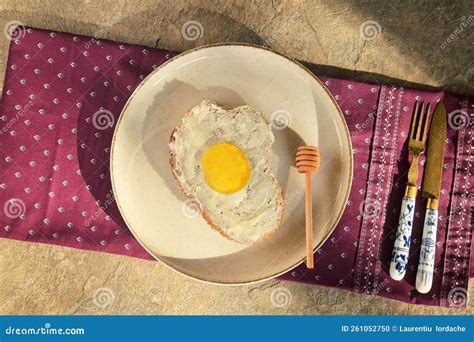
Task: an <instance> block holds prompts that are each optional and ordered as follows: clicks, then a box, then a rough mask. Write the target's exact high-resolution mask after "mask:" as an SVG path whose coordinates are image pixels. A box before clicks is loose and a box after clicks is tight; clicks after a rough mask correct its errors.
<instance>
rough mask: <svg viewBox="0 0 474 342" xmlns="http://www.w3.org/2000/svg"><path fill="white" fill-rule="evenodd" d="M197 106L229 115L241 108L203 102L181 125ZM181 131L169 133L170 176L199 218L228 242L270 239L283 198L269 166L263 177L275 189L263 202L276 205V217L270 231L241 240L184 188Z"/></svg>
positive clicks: (186, 115) (279, 219)
mask: <svg viewBox="0 0 474 342" xmlns="http://www.w3.org/2000/svg"><path fill="white" fill-rule="evenodd" d="M199 106H216V107H218V108H219V109H222V110H226V111H228V112H229V113H235V112H236V111H238V110H239V109H240V108H241V107H236V108H234V109H228V108H224V107H220V106H217V105H216V104H214V103H211V102H206V101H205V102H203V103H201V104H200V105H198V106H196V107H194V108H192V109H191V110H189V111H188V112H187V113H186V114H185V116H184V119H183V124H184V122H185V120H186V118H189V117H192V116H193V113H194V112H195V111H196V108H197V107H199ZM249 108H250V107H249ZM260 115H261V114H260ZM262 119H263V116H262ZM263 120H264V119H263ZM265 122H266V121H265ZM267 124H268V123H267ZM268 126H269V125H268ZM182 130H183V125H182V126H179V127H176V128H175V129H173V131H172V133H171V136H170V140H169V147H170V151H169V160H170V166H171V170H172V174H173V176H174V178H175V180H176V182H177V184H178V188H179V189H180V190H181V191H182V192H183V193H184V195H185V196H186V197H187V198H188V201H189V202H191V203H193V204H194V206H196V207H199V212H200V214H201V216H202V217H203V218H204V219H205V221H206V222H207V223H208V224H209V226H210V227H211V228H212V229H214V230H215V231H217V232H218V233H220V234H221V235H222V236H223V237H225V238H227V239H229V240H232V241H235V242H239V243H246V244H254V243H257V242H261V241H263V240H265V239H266V238H268V237H270V236H271V235H273V234H274V233H275V232H276V231H277V230H278V228H279V227H280V225H281V222H282V218H283V209H284V197H283V191H282V189H281V187H280V185H279V184H278V181H277V179H276V177H275V176H274V175H273V174H271V173H270V171H269V169H270V168H269V165H267V166H266V170H265V174H264V176H265V177H268V179H269V180H270V182H271V184H272V186H274V187H275V193H274V194H273V195H272V196H271V198H267V197H265V200H268V201H271V202H272V203H276V205H277V207H276V208H277V210H279V213H278V217H277V219H276V220H275V222H274V224H273V226H272V227H271V228H270V229H266V230H265V231H264V232H263V233H262V234H260V235H257V236H253V237H252V238H249V239H242V238H240V237H238V236H234V235H233V234H232V233H230V232H229V231H232V229H228V227H226V228H227V229H224V227H221V225H219V224H218V223H217V222H216V220H215V219H213V218H212V215H211V214H210V212H209V210H208V208H206V206H205V205H203V204H202V203H201V202H200V201H199V200H198V199H196V197H195V196H194V194H193V193H192V192H191V191H189V190H188V189H189V187H188V186H186V184H184V182H183V180H182V170H180V167H179V163H178V161H177V155H176V147H175V144H176V139H177V137H179V136H180V134H181V133H182ZM269 130H270V134H271V128H270V126H269ZM272 139H273V135H272ZM272 142H273V141H272ZM270 146H271V144H270ZM196 163H199V160H197V161H196ZM262 205H265V203H262V204H261V205H260V207H261V206H262ZM260 207H259V208H260ZM259 208H257V209H259ZM211 211H212V210H211Z"/></svg>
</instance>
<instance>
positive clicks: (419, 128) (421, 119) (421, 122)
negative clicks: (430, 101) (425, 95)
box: [415, 102, 425, 141]
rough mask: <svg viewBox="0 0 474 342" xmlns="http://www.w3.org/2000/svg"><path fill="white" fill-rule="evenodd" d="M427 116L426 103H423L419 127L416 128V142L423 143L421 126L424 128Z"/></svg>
mask: <svg viewBox="0 0 474 342" xmlns="http://www.w3.org/2000/svg"><path fill="white" fill-rule="evenodd" d="M424 116H425V103H424V102H421V111H420V114H419V116H418V127H417V128H416V137H415V140H418V141H421V126H423V121H424Z"/></svg>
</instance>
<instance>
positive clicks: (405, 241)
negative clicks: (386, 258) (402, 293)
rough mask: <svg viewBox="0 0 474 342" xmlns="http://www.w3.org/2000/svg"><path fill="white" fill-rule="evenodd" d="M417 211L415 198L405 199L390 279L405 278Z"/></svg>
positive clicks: (393, 253) (391, 262)
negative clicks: (414, 215)
mask: <svg viewBox="0 0 474 342" xmlns="http://www.w3.org/2000/svg"><path fill="white" fill-rule="evenodd" d="M414 211H415V197H408V196H405V197H403V200H402V207H401V209H400V218H399V220H398V230H397V234H396V235H395V244H394V245H393V251H392V259H391V261H390V277H391V278H392V279H394V280H402V279H403V277H404V276H405V272H406V267H407V263H408V252H409V251H410V242H411V229H412V226H413V212H414Z"/></svg>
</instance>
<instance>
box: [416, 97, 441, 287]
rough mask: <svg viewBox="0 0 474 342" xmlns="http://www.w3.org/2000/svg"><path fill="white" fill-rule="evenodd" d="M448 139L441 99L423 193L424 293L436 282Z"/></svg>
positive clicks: (420, 276)
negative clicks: (439, 211)
mask: <svg viewBox="0 0 474 342" xmlns="http://www.w3.org/2000/svg"><path fill="white" fill-rule="evenodd" d="M445 140H446V109H445V108H444V104H443V102H439V103H438V105H437V106H436V109H435V111H434V114H433V119H432V120H431V125H430V135H429V138H428V152H427V156H426V165H425V172H424V177H423V193H422V196H423V197H424V198H426V199H427V202H426V213H425V221H424V226H423V238H422V240H421V251H420V261H419V263H418V270H417V273H416V289H417V290H418V292H420V293H427V292H429V291H430V290H431V285H432V283H433V270H434V259H435V250H436V232H437V227H438V199H439V195H440V189H441V178H442V174H443V160H444V145H445Z"/></svg>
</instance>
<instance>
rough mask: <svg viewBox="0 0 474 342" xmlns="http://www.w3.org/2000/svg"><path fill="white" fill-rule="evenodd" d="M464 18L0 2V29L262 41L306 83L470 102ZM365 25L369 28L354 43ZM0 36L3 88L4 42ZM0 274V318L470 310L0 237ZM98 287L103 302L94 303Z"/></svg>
mask: <svg viewBox="0 0 474 342" xmlns="http://www.w3.org/2000/svg"><path fill="white" fill-rule="evenodd" d="M471 16H474V3H473V2H472V1H469V0H466V1H456V2H454V1H444V2H443V1H410V2H405V1H340V0H329V1H309V0H308V1H296V0H293V1H277V0H273V1H269V0H268V1H252V2H250V1H248V2H247V1H219V0H207V1H197V0H192V1H185V0H175V1H171V0H170V1H152V0H141V1H131V0H129V1H127V0H111V1H100V0H89V1H57V0H56V1H53V0H44V1H33V0H29V1H26V0H25V1H6V0H0V28H3V27H4V25H5V24H7V23H8V22H10V21H12V20H18V21H20V22H22V23H24V24H25V25H28V26H33V27H39V28H47V29H51V30H59V31H66V32H72V33H76V34H83V35H91V36H97V35H98V36H100V37H102V38H109V39H114V40H118V41H123V42H129V43H139V44H143V45H147V46H150V47H162V48H168V49H174V50H187V49H190V48H192V47H195V46H198V45H203V44H208V43H214V42H228V41H242V42H251V43H257V44H264V43H265V44H268V45H270V46H271V47H272V48H273V49H275V50H277V51H279V52H281V53H284V54H286V55H288V56H290V57H293V58H296V59H298V60H301V61H304V62H306V63H307V65H308V66H310V68H311V69H312V70H313V71H314V72H315V73H317V74H318V75H329V76H338V77H350V78H354V79H360V80H369V81H372V82H385V83H395V84H399V85H405V86H416V87H422V88H437V89H447V90H450V91H454V92H460V93H469V94H473V93H474V65H473V63H474V59H473V46H474V45H473V38H474V35H473V30H472V28H470V27H469V26H472V25H471V24H472V23H473V22H474V17H471ZM189 20H196V21H199V23H201V25H202V27H203V34H202V37H201V38H199V39H197V40H194V41H188V40H185V39H183V37H182V35H181V28H182V26H183V24H184V23H186V22H187V21H189ZM367 21H375V22H376V25H375V24H374V25H373V26H372V27H369V30H368V31H366V36H365V39H364V35H363V34H361V29H362V28H364V27H365V26H364V25H363V23H365V22H367ZM370 28H372V29H375V32H374V31H370ZM374 37H375V38H374ZM1 38H2V40H1V41H0V44H1V45H0V66H1V70H2V72H1V73H0V75H1V77H0V78H1V80H2V81H3V70H4V68H5V60H6V57H7V52H8V51H7V46H8V45H7V44H8V41H7V39H6V38H4V37H3V35H1ZM367 38H369V39H367ZM371 38H374V39H371ZM448 38H449V41H448ZM2 83H3V82H2ZM0 270H1V272H0V288H1V292H0V314H351V313H353V312H354V310H355V309H356V308H357V307H359V309H358V311H357V313H359V314H460V313H462V314H473V313H474V306H473V304H470V305H469V307H468V309H466V310H463V311H458V310H448V309H445V308H435V307H428V306H420V305H409V304H404V303H400V302H396V301H392V300H387V299H381V298H378V297H377V298H372V297H366V296H364V295H358V294H354V293H350V292H346V291H342V290H338V289H326V288H322V287H318V286H308V285H303V284H298V283H292V282H282V281H276V280H273V281H268V282H265V283H262V284H258V285H252V286H241V287H222V286H214V285H208V284H203V283H199V282H196V281H193V280H190V279H187V278H184V277H182V276H180V275H178V274H176V273H174V272H172V271H170V270H169V269H167V268H166V267H164V266H163V265H160V264H159V263H157V262H151V261H144V260H138V259H134V258H129V257H123V256H116V255H110V254H104V253H98V252H87V251H79V250H74V249H69V248H63V247H54V246H48V245H41V244H32V243H23V242H16V241H10V240H5V239H0ZM101 288H105V289H106V290H103V291H104V292H103V293H102V295H103V297H102V298H103V299H104V300H105V303H106V304H107V305H100V304H101V303H104V302H99V305H96V304H94V301H93V297H94V293H96V294H97V293H98V292H96V291H97V290H98V289H101ZM278 288H285V289H286V290H285V291H287V292H286V293H287V294H288V293H289V296H288V297H289V298H290V297H291V300H288V301H287V302H286V303H285V304H286V305H285V306H283V307H277V306H274V305H272V303H271V296H272V293H275V291H276V289H278ZM469 294H470V295H471V297H472V296H473V294H474V287H473V286H470V288H469Z"/></svg>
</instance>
